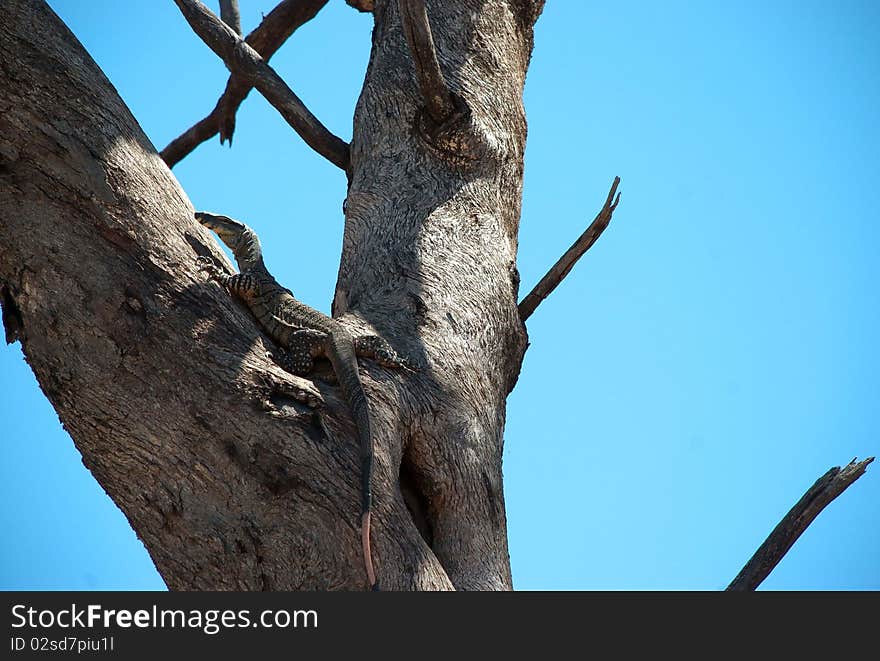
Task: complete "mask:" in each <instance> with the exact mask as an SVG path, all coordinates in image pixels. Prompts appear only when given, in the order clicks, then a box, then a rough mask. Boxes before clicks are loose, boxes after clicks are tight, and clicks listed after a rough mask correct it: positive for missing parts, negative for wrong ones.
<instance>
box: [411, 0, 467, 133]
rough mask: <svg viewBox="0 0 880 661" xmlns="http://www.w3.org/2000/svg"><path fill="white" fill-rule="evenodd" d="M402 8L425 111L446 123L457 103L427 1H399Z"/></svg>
mask: <svg viewBox="0 0 880 661" xmlns="http://www.w3.org/2000/svg"><path fill="white" fill-rule="evenodd" d="M399 6H400V21H401V23H402V25H403V33H404V35H406V42H407V44H409V49H410V52H411V53H412V59H413V64H414V65H415V69H416V80H417V81H418V84H419V90H420V91H421V93H422V98H423V99H424V101H425V109H426V110H427V111H428V114H429V115H430V116H431V119H433V120H434V122H436V123H437V124H442V123H443V122H445V121H446V120H447V119H449V117H451V116H452V114H453V113H454V112H455V104H454V102H453V99H452V94H451V92H450V91H449V86H448V85H447V84H446V79H445V78H444V77H443V72H442V71H440V62H439V61H438V60H437V50H436V49H435V48H434V37H433V35H432V34H431V24H430V23H429V22H428V12H427V10H426V9H425V0H399Z"/></svg>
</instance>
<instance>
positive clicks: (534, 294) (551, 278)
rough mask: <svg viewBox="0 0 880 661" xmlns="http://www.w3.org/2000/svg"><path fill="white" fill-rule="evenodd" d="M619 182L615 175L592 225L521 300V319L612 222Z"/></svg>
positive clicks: (618, 195)
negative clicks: (603, 203)
mask: <svg viewBox="0 0 880 661" xmlns="http://www.w3.org/2000/svg"><path fill="white" fill-rule="evenodd" d="M619 183H620V177H614V183H612V184H611V190H610V191H609V193H608V198H607V199H606V200H605V205H604V206H603V207H602V209H601V210H600V211H599V213H598V214H597V215H596V218H595V219H593V222H592V223H590V226H589V227H588V228H587V229H586V231H585V232H584V233H583V234H581V235H580V237H578V240H577V241H575V242H574V243H573V244H572V246H571V248H569V249H568V250H567V251H566V252H565V254H564V255H563V256H562V257H560V258H559V261H557V262H556V263H555V264H554V265H553V266H552V267H551V268H550V270H549V271H547V275H545V276H544V277H543V278H541V281H540V282H539V283H538V284H537V285H535V287H534V289H532V291H530V292H529V294H528V296H526V297H525V298H524V299H523V300H522V301H521V302H520V304H519V317H520V319H522V320H523V321H525V320H526V319H528V318H529V317H530V316H531V315H532V313H533V312H534V311H535V308H537V307H538V306H539V305H540V304H541V301H543V300H544V299H545V298H547V297H548V296H549V295H550V293H551V292H552V291H553V290H554V289H556V287H557V286H558V285H559V283H560V282H562V280H563V278H565V276H567V275H568V273H569V271H571V269H572V267H573V266H574V265H575V264H576V263H577V261H578V260H579V259H580V258H581V256H582V255H583V254H584V253H585V252H587V250H589V249H590V247H591V246H592V245H593V244H594V243H596V239H598V238H599V236H600V235H601V234H602V232H604V231H605V228H606V227H608V223H610V222H611V216H612V215H613V214H614V210H615V209H616V208H617V203H618V202H620V193H617V185H618V184H619ZM615 193H617V197H615V196H614V194H615Z"/></svg>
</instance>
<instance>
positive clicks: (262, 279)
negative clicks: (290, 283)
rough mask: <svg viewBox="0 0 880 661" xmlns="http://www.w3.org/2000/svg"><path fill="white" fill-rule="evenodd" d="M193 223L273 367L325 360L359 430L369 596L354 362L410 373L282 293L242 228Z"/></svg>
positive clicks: (367, 482) (367, 433) (363, 404)
mask: <svg viewBox="0 0 880 661" xmlns="http://www.w3.org/2000/svg"><path fill="white" fill-rule="evenodd" d="M196 219H197V220H198V221H199V222H200V223H201V224H202V225H204V226H205V227H207V228H209V229H211V230H213V231H214V232H215V233H216V234H217V236H218V237H220V239H221V240H222V241H223V243H225V244H226V245H227V246H228V247H229V249H230V250H231V251H232V254H233V256H234V257H235V261H236V262H237V263H238V268H239V271H240V273H237V274H235V275H228V274H226V273H223V272H222V271H220V269H218V268H217V266H216V265H215V264H214V263H213V262H212V261H211V260H210V259H209V258H205V257H201V258H199V264H200V267H201V269H202V270H204V271H206V272H208V274H209V275H210V276H211V278H212V279H214V280H216V281H217V282H218V283H220V284H221V285H223V286H224V287H226V288H227V289H228V290H229V291H230V293H232V294H233V295H235V296H237V297H239V298H240V299H242V300H243V301H244V302H245V304H246V305H247V306H248V308H249V309H250V311H251V313H252V314H253V315H254V317H255V318H256V320H257V322H258V323H259V324H260V326H262V327H263V329H264V330H265V331H266V332H267V333H268V334H269V336H270V337H271V338H272V339H273V340H274V341H275V342H277V343H278V344H279V345H281V347H283V349H284V351H283V352H282V353H281V354H280V355H279V356H277V360H278V363H279V364H280V365H281V366H282V367H283V368H284V369H286V370H288V371H289V372H292V373H293V374H296V375H298V376H306V375H308V374H309V373H311V371H312V369H313V367H314V359H315V358H318V357H322V356H323V357H325V358H327V359H329V361H330V364H331V365H332V366H333V372H334V373H335V375H336V379H337V380H338V382H339V386H340V388H341V389H342V393H343V395H344V396H345V400H346V402H347V403H348V406H349V408H350V409H351V414H352V417H353V419H354V422H355V424H356V426H357V430H358V439H359V442H360V458H361V544H362V546H363V554H364V565H365V567H366V572H367V579H368V581H369V583H370V587H371V588H372V589H373V590H378V589H379V583H378V581H377V580H376V574H375V571H374V569H373V560H372V553H371V550H370V514H371V509H372V489H371V482H372V473H373V437H372V432H371V425H370V412H369V406H368V404H367V399H366V396H365V394H364V387H363V384H362V383H361V378H360V375H359V374H358V364H357V357H358V356H361V357H365V358H370V359H372V360H374V361H376V362H377V363H378V364H380V365H382V366H384V367H392V368H403V369H409V370H412V369H413V367H412V365H410V363H409V362H408V361H407V360H406V359H404V358H403V357H401V356H399V355H398V354H397V352H396V351H394V349H393V348H392V347H391V345H389V344H388V343H387V342H386V341H385V340H384V339H382V338H381V337H379V336H378V335H362V336H358V337H353V336H352V335H351V334H350V333H349V332H348V331H347V330H346V329H345V328H344V327H343V326H342V325H341V324H340V323H339V322H337V321H336V320H334V319H332V318H331V317H328V316H327V315H325V314H323V313H321V312H319V311H318V310H315V309H313V308H310V307H309V306H308V305H305V304H304V303H301V302H300V301H298V300H296V298H294V296H293V294H292V293H291V292H290V290H289V289H286V288H285V287H282V286H281V285H280V284H279V283H278V281H277V280H275V278H274V277H273V276H272V274H271V273H269V271H268V269H267V268H266V266H265V264H264V263H263V251H262V248H261V247H260V241H259V239H258V238H257V235H256V233H255V232H254V231H253V230H252V229H251V228H250V227H248V226H247V225H245V224H244V223H240V222H238V221H237V220H233V219H232V218H229V217H227V216H219V215H214V214H210V213H206V212H201V211H200V212H197V213H196Z"/></svg>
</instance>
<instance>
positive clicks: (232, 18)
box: [220, 0, 241, 36]
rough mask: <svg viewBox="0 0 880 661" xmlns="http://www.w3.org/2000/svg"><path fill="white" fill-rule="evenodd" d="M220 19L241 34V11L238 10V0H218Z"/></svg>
mask: <svg viewBox="0 0 880 661" xmlns="http://www.w3.org/2000/svg"><path fill="white" fill-rule="evenodd" d="M220 20H221V21H223V22H224V23H226V25H228V26H229V27H231V28H232V29H233V30H235V34H237V35H239V36H241V13H239V11H238V0H220Z"/></svg>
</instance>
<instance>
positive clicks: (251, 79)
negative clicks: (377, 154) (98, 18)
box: [174, 0, 349, 170]
mask: <svg viewBox="0 0 880 661" xmlns="http://www.w3.org/2000/svg"><path fill="white" fill-rule="evenodd" d="M174 2H175V3H176V4H177V6H178V7H179V8H180V11H181V13H182V14H183V16H184V18H186V20H187V22H188V23H189V24H190V27H192V29H193V31H194V32H195V33H196V34H197V35H198V36H199V37H200V38H201V39H202V41H204V42H205V43H206V44H207V45H208V47H209V48H210V49H211V50H212V51H214V52H215V53H216V54H217V55H218V56H219V57H220V58H221V59H222V60H223V62H224V63H225V64H226V66H227V67H228V68H229V70H230V71H232V72H233V73H236V74H238V75H240V76H241V77H242V78H243V79H244V80H246V81H247V82H248V83H249V84H251V85H253V86H254V87H256V88H257V89H258V90H259V91H260V93H261V94H262V95H263V96H264V97H266V100H267V101H268V102H269V103H271V104H272V105H273V106H274V107H275V109H276V110H278V112H280V113H281V116H282V117H284V119H285V120H286V121H287V123H288V124H290V126H291V127H293V129H294V130H295V131H296V132H297V133H298V134H299V135H300V137H301V138H302V139H303V140H305V142H306V144H307V145H309V146H310V147H311V148H312V149H314V150H315V151H316V152H318V153H319V154H321V156H323V157H324V158H326V159H327V160H328V161H330V162H331V163H333V164H334V165H337V166H338V167H340V168H342V169H343V170H348V163H349V148H348V143H346V142H345V141H343V140H342V139H340V138H339V137H337V136H336V135H334V134H333V133H331V132H330V131H329V130H328V129H327V127H325V126H324V125H323V124H322V123H321V122H320V121H319V120H318V118H317V117H315V116H314V115H313V114H312V113H311V112H309V110H308V108H306V107H305V104H303V102H302V101H301V100H300V98H299V97H298V96H297V95H296V94H294V93H293V90H291V89H290V88H289V87H288V86H287V83H285V82H284V81H283V80H282V79H281V76H279V75H278V74H277V73H275V70H274V69H272V68H271V67H270V66H269V65H268V64H266V62H265V61H264V60H263V58H261V57H260V54H259V53H257V51H255V50H254V49H253V48H252V47H251V46H250V45H248V44H247V43H246V42H245V41H243V40H241V39H239V38H238V36H237V35H236V34H235V33H234V32H233V31H232V30H231V29H230V28H229V27H228V26H227V25H226V24H225V23H223V21H221V20H220V19H219V18H217V17H216V16H215V15H214V14H213V12H211V10H210V9H208V8H207V7H206V6H205V5H204V4H202V3H201V2H199V0H174Z"/></svg>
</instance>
